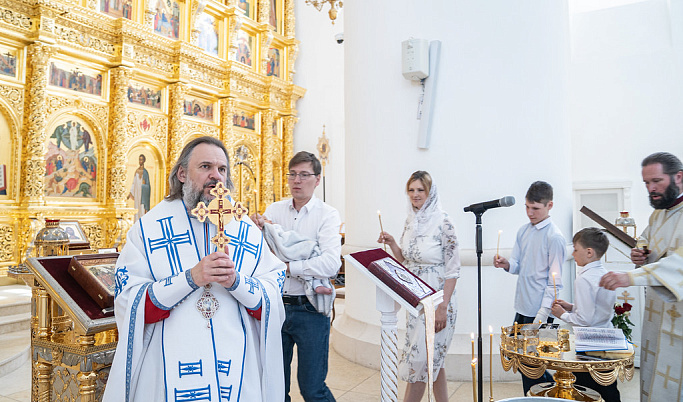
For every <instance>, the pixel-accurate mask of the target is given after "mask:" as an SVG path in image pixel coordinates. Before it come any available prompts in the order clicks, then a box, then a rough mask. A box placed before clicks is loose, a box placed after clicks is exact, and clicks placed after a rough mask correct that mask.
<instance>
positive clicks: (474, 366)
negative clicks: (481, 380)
mask: <svg viewBox="0 0 683 402" xmlns="http://www.w3.org/2000/svg"><path fill="white" fill-rule="evenodd" d="M472 398H473V400H474V402H477V359H472Z"/></svg>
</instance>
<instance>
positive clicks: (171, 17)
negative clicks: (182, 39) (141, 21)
mask: <svg viewBox="0 0 683 402" xmlns="http://www.w3.org/2000/svg"><path fill="white" fill-rule="evenodd" d="M153 9H154V10H155V13H156V14H155V15H154V32H156V33H158V34H160V35H162V36H165V37H167V38H171V39H178V33H179V31H180V7H179V6H178V2H176V1H174V0H157V1H156V7H154V8H153Z"/></svg>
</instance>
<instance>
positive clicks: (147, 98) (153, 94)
mask: <svg viewBox="0 0 683 402" xmlns="http://www.w3.org/2000/svg"><path fill="white" fill-rule="evenodd" d="M161 96H162V91H161V89H156V88H150V87H147V86H143V85H140V84H137V83H135V84H131V85H129V86H128V102H130V103H135V104H138V105H142V106H147V107H151V108H154V109H161Z"/></svg>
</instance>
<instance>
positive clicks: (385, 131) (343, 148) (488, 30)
mask: <svg viewBox="0 0 683 402" xmlns="http://www.w3.org/2000/svg"><path fill="white" fill-rule="evenodd" d="M388 7H389V8H388ZM325 12H326V9H325V11H324V12H323V13H318V12H317V11H315V10H314V9H313V8H312V7H310V6H305V5H304V4H303V2H301V3H300V4H297V19H298V20H297V37H298V38H299V39H300V40H301V41H302V44H301V52H300V56H299V59H298V61H297V69H298V74H297V76H296V78H295V80H296V83H297V84H298V85H301V86H303V87H305V88H307V89H308V93H307V94H306V96H305V97H304V98H303V99H302V100H301V101H300V103H299V109H300V117H301V120H300V122H299V124H298V126H297V133H296V136H297V137H296V140H295V149H296V150H297V151H298V150H301V149H308V150H313V149H314V147H315V144H316V143H317V138H318V137H319V136H320V133H321V127H322V124H327V127H328V130H327V134H328V136H330V137H331V139H332V150H333V151H332V159H331V166H330V169H328V187H327V197H328V202H330V203H331V204H332V205H334V206H335V207H337V208H338V209H339V210H340V211H342V212H343V215H345V217H346V219H345V220H346V222H347V245H348V246H347V247H346V249H345V250H346V251H355V250H360V249H366V248H369V247H375V246H376V245H377V244H376V243H375V240H376V238H377V234H378V232H379V224H378V223H377V215H376V211H377V210H378V209H380V210H381V211H382V217H383V223H384V228H385V230H387V231H389V232H391V233H393V234H395V235H397V236H398V235H400V232H401V229H402V227H403V220H404V219H405V216H406V207H407V200H406V198H405V193H404V191H403V188H404V185H405V180H406V179H407V177H408V176H409V174H410V173H411V172H413V171H414V170H417V169H423V170H428V171H430V172H431V173H432V174H433V176H434V179H435V182H436V183H437V185H438V187H439V192H440V194H441V197H442V202H443V206H444V209H445V210H446V211H448V212H449V213H450V214H451V217H452V218H453V220H454V221H455V224H456V227H457V230H458V235H459V239H460V247H461V250H462V254H463V269H462V271H461V278H460V280H459V282H458V286H457V297H458V301H459V304H460V309H459V316H458V320H457V326H456V337H455V340H454V343H453V346H452V348H451V354H456V355H467V354H469V333H470V332H472V331H474V330H475V328H476V291H475V289H476V270H475V269H474V268H473V266H475V265H476V260H475V258H474V255H473V250H472V249H473V247H474V218H473V216H472V214H465V213H463V212H462V208H463V207H464V206H466V205H468V204H470V203H473V202H478V201H485V200H489V199H495V198H499V197H502V196H504V195H513V196H515V198H516V199H517V205H516V206H514V207H511V208H500V209H496V210H492V211H488V212H487V213H486V214H485V215H484V248H485V249H487V250H486V252H485V255H484V262H485V264H488V263H489V261H490V260H491V255H492V254H493V253H492V251H493V250H492V249H494V248H495V243H496V236H497V232H498V230H499V229H502V230H503V236H502V239H501V248H502V249H504V250H505V251H504V252H509V248H511V247H512V245H513V242H514V235H515V233H516V231H517V229H518V227H519V226H520V225H522V224H524V223H525V222H526V217H525V215H524V207H523V201H524V193H525V191H526V188H527V187H528V185H529V183H530V182H532V181H534V180H538V179H540V180H547V181H549V182H550V183H551V184H553V185H554V187H555V191H556V193H555V208H554V209H553V211H552V213H551V215H552V216H553V219H554V220H555V222H556V223H557V224H558V225H559V226H560V228H561V230H562V231H563V233H564V234H565V237H566V238H567V239H568V240H569V239H570V237H571V234H572V233H571V230H572V228H571V213H572V211H571V208H572V205H571V204H572V197H571V195H572V194H571V191H572V183H574V182H582V183H585V182H590V181H598V182H600V181H610V182H622V181H629V182H631V183H633V194H631V200H632V205H631V206H626V207H627V208H630V209H631V211H632V216H634V217H635V218H636V221H637V223H638V227H639V228H640V229H641V230H642V228H643V227H644V226H645V225H646V222H647V217H648V216H649V214H650V212H651V208H650V206H649V205H648V202H647V194H646V192H645V190H644V186H643V185H642V183H641V177H640V166H639V164H640V161H641V160H642V158H643V157H644V156H646V155H648V154H649V153H651V152H655V151H659V150H668V151H670V152H673V153H674V154H676V155H678V156H679V157H683V141H682V140H681V135H680V132H681V127H682V126H683V121H682V120H683V113H681V110H683V90H682V89H683V78H681V77H682V74H681V71H683V68H681V67H683V66H682V64H683V63H682V59H683V49H682V47H683V45H682V43H683V41H682V39H683V0H601V2H599V4H598V3H596V2H593V1H592V0H590V1H589V0H567V2H549V1H546V0H535V1H530V0H527V1H521V0H516V1H510V0H492V1H488V2H481V1H477V0H463V1H460V2H452V1H446V0H438V1H437V0H434V1H430V2H424V1H417V0H397V1H394V2H391V4H390V6H388V5H387V3H386V2H346V3H345V7H344V9H343V10H342V12H341V13H340V20H338V23H337V25H335V26H332V25H330V23H329V20H328V18H327V16H326V14H325ZM379 15H383V16H384V17H382V18H378V16H379ZM341 21H344V30H345V31H346V32H345V42H344V45H343V46H339V45H337V44H336V42H335V41H334V34H335V33H337V32H340V31H342V29H341ZM409 37H421V38H427V39H430V40H434V39H439V40H441V41H442V59H441V75H440V82H439V84H438V86H437V101H436V105H435V107H434V110H433V111H434V113H435V116H434V131H433V134H432V144H431V148H430V149H428V150H419V149H417V147H416V143H417V128H418V122H417V120H416V119H415V114H416V107H417V97H418V95H419V93H420V87H419V85H418V84H416V83H413V82H410V81H407V80H405V79H403V77H402V76H401V64H400V57H401V47H400V42H401V41H402V40H405V39H408V38H409ZM342 49H343V50H344V51H345V54H344V55H342V53H341V52H342ZM342 64H343V66H344V69H343V70H342V68H341V65H342ZM343 93H345V94H346V96H345V100H344V102H343V103H342V101H341V100H342V94H343ZM344 122H345V123H344ZM333 127H334V128H333ZM345 131H346V135H344V132H345ZM333 176H334V178H333ZM332 183H334V184H332ZM565 271H566V272H567V273H568V271H569V270H565ZM483 274H484V283H485V287H484V305H483V311H484V319H483V322H484V328H485V331H486V328H487V327H488V324H489V323H490V324H492V325H493V326H494V328H495V329H496V331H497V330H498V328H499V327H500V325H506V324H509V322H510V320H511V319H512V315H513V308H512V300H513V294H514V286H515V278H514V277H512V276H510V275H507V274H506V273H504V272H501V271H499V270H493V269H492V268H491V267H490V266H485V267H484V273H483ZM564 279H565V282H566V281H567V280H568V279H569V278H568V274H567V275H565V278H564ZM347 284H348V286H347V300H346V314H345V315H344V316H343V317H342V321H341V322H339V321H335V330H336V331H337V332H338V333H341V332H344V331H346V333H347V334H352V335H353V336H354V337H355V338H354V339H356V340H363V341H371V340H372V339H375V337H376V335H377V333H378V332H376V331H377V324H378V322H379V315H378V314H377V313H376V312H375V311H374V309H373V307H374V306H373V305H374V288H372V286H369V285H368V284H367V282H366V281H365V279H363V278H362V277H360V276H359V274H358V273H357V272H355V270H354V269H353V268H350V267H348V268H347ZM562 297H568V295H567V294H566V292H563V294H562ZM344 320H345V321H344ZM373 326H374V327H373ZM356 343H357V342H356ZM338 350H340V348H338ZM346 352H347V353H355V354H356V356H351V358H353V359H354V360H358V359H361V358H362V357H363V356H361V355H362V353H363V352H364V351H363V350H356V351H355V352H354V351H351V350H347V351H346ZM347 356H348V355H347ZM371 357H373V358H374V356H371ZM366 358H367V357H366ZM494 376H496V374H495V373H494Z"/></svg>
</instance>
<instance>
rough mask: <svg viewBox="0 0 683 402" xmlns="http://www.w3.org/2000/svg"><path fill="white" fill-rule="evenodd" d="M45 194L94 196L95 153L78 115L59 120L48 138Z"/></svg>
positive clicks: (87, 129)
mask: <svg viewBox="0 0 683 402" xmlns="http://www.w3.org/2000/svg"><path fill="white" fill-rule="evenodd" d="M45 162H46V166H45V168H46V169H45V195H46V196H58V197H85V198H94V197H95V193H96V188H97V167H98V161H97V153H96V149H95V142H94V141H93V138H92V136H91V134H90V130H89V128H88V127H87V126H86V125H85V123H84V122H82V121H81V120H79V119H75V118H74V119H69V120H66V121H64V122H63V123H61V124H58V125H57V126H56V127H55V128H54V129H53V131H52V135H50V137H49V138H48V141H47V153H46V154H45Z"/></svg>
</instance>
